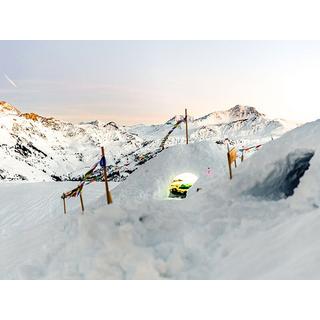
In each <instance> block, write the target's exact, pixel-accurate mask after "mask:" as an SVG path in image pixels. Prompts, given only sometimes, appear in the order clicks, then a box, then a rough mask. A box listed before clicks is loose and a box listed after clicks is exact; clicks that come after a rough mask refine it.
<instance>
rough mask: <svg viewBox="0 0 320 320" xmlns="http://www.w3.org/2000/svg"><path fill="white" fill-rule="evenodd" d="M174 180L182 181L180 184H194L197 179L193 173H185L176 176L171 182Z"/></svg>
mask: <svg viewBox="0 0 320 320" xmlns="http://www.w3.org/2000/svg"><path fill="white" fill-rule="evenodd" d="M175 180H182V183H187V184H194V183H195V182H196V181H197V180H198V177H197V176H196V175H194V174H193V173H190V172H185V173H181V174H179V175H177V176H176V177H175V178H174V179H173V181H175Z"/></svg>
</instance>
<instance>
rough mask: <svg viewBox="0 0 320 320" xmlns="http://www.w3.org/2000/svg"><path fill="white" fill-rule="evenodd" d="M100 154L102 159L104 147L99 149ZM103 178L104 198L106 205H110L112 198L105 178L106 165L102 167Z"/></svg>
mask: <svg viewBox="0 0 320 320" xmlns="http://www.w3.org/2000/svg"><path fill="white" fill-rule="evenodd" d="M101 154H102V157H104V147H101ZM103 177H104V183H105V186H106V198H107V203H108V204H111V203H112V196H111V193H110V191H109V186H108V177H107V168H106V165H105V166H104V167H103Z"/></svg>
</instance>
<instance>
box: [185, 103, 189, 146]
mask: <svg viewBox="0 0 320 320" xmlns="http://www.w3.org/2000/svg"><path fill="white" fill-rule="evenodd" d="M184 115H185V119H186V144H188V143H189V134H188V110H187V109H184Z"/></svg>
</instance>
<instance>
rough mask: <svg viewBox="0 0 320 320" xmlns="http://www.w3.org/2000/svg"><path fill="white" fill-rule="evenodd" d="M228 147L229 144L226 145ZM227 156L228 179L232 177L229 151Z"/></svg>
mask: <svg viewBox="0 0 320 320" xmlns="http://www.w3.org/2000/svg"><path fill="white" fill-rule="evenodd" d="M228 149H229V146H228ZM227 158H228V166H229V177H230V180H231V179H232V168H231V161H230V154H229V151H228V153H227Z"/></svg>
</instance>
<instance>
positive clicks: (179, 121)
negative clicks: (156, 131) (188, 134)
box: [160, 117, 186, 149]
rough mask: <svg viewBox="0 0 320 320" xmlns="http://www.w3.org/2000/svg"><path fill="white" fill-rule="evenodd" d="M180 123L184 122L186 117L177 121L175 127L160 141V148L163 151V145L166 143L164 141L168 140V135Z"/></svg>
mask: <svg viewBox="0 0 320 320" xmlns="http://www.w3.org/2000/svg"><path fill="white" fill-rule="evenodd" d="M182 122H186V117H183V118H182V119H180V120H178V121H177V122H176V123H175V125H174V126H173V127H172V128H171V129H170V130H169V132H168V133H167V134H166V136H165V137H164V138H163V139H162V141H161V144H160V148H161V149H164V144H165V143H166V141H167V140H168V138H169V136H170V134H171V133H172V132H173V131H174V130H175V129H176V128H177V127H178V126H179V125H180V124H181V123H182Z"/></svg>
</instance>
